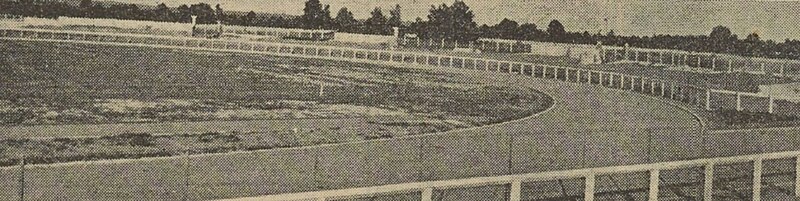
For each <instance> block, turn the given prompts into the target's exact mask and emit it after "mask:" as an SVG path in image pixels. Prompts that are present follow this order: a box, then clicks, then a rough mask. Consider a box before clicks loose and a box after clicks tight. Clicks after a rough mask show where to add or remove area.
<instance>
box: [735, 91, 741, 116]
mask: <svg viewBox="0 0 800 201" xmlns="http://www.w3.org/2000/svg"><path fill="white" fill-rule="evenodd" d="M736 111H739V112H741V111H742V94H741V93H739V92H738V91H737V92H736Z"/></svg>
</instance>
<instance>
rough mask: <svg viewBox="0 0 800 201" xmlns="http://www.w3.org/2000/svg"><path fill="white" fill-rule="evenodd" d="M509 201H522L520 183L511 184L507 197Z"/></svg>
mask: <svg viewBox="0 0 800 201" xmlns="http://www.w3.org/2000/svg"><path fill="white" fill-rule="evenodd" d="M508 200H509V201H520V200H522V181H519V180H517V181H513V182H511V192H510V194H509V195H508Z"/></svg>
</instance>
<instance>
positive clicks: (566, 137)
mask: <svg viewBox="0 0 800 201" xmlns="http://www.w3.org/2000/svg"><path fill="white" fill-rule="evenodd" d="M473 75H474V76H475V78H476V79H484V80H485V81H486V82H502V83H511V84H514V85H516V86H518V87H526V88H534V89H537V90H540V91H543V92H545V93H547V94H550V95H551V96H552V97H553V98H554V99H555V100H556V104H555V105H554V107H553V108H552V109H551V110H549V111H547V112H545V113H543V114H541V115H540V116H538V117H535V118H529V119H524V120H521V121H516V122H510V123H506V124H502V125H497V126H490V127H484V128H479V129H468V130H463V131H458V132H449V133H443V134H438V135H428V136H424V137H418V138H407V139H395V140H384V141H372V142H364V143H353V144H343V145H336V146H321V147H308V148H299V149H283V150H268V151H259V152H254V153H236V154H219V155H204V156H195V157H191V158H190V159H189V160H188V161H184V160H183V159H180V158H164V159H152V160H134V161H126V162H120V163H108V162H96V163H95V162H89V163H79V164H78V165H62V166H41V167H32V168H31V169H30V170H28V172H27V173H26V174H27V183H26V185H27V187H28V188H27V189H28V192H26V195H28V197H29V198H31V199H33V200H42V199H43V200H51V199H56V200H57V199H70V200H75V199H78V200H82V199H101V200H102V199H114V200H175V199H182V198H184V197H185V198H188V199H190V200H196V199H215V198H231V197H241V196H257V195H264V194H276V193H287V192H301V191H312V190H322V189H339V188H348V187H360V186H372V185H381V184H390V183H403V182H413V181H428V180H441V179H454V178H466V177H475V176H491V175H503V174H509V173H511V174H515V173H528V172H541V171H552V170H564V169H574V168H582V167H601V166H610V165H623V164H636V163H649V162H658V161H672V160H682V159H692V158H702V157H708V156H721V155H740V154H745V153H751V151H753V150H756V149H753V148H752V147H748V146H751V145H752V146H755V145H753V144H749V143H747V139H739V138H736V136H709V135H706V134H704V133H703V132H701V130H702V129H701V126H700V125H701V124H700V123H699V122H698V121H697V119H695V118H694V116H693V115H691V114H690V113H688V112H686V111H684V110H681V109H679V108H677V107H674V106H671V105H669V104H665V103H664V102H662V101H660V100H656V99H653V98H650V97H645V96H642V95H638V94H632V93H628V92H621V91H616V90H610V89H605V88H602V87H597V86H589V85H580V84H573V83H564V82H561V81H555V80H542V79H534V78H530V77H524V76H519V75H506V74H496V73H483V72H475V73H474V74H473ZM731 137H733V138H732V139H731ZM719 139H731V140H728V141H729V144H726V145H727V146H726V147H723V148H722V149H717V148H713V147H715V146H713V145H715V144H717V143H718V142H714V140H719ZM743 146H744V147H743ZM757 150H763V149H761V148H759V149H757ZM15 174H16V172H15V171H9V170H1V171H0V179H2V180H5V181H13V179H14V177H15V176H16V175H15ZM186 184H188V188H187V187H186ZM185 189H189V190H188V191H187V190H185ZM599 189H602V187H601V188H599ZM16 192H17V191H16V184H15V183H13V182H6V183H4V184H0V198H9V197H14V196H15V195H16Z"/></svg>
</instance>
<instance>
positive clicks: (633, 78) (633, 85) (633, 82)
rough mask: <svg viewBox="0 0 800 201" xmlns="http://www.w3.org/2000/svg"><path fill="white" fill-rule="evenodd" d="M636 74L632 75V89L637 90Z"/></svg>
mask: <svg viewBox="0 0 800 201" xmlns="http://www.w3.org/2000/svg"><path fill="white" fill-rule="evenodd" d="M635 82H636V76H631V91H636V83H635Z"/></svg>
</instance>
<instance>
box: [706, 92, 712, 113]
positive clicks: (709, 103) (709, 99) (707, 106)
mask: <svg viewBox="0 0 800 201" xmlns="http://www.w3.org/2000/svg"><path fill="white" fill-rule="evenodd" d="M706 110H711V89H706Z"/></svg>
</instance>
